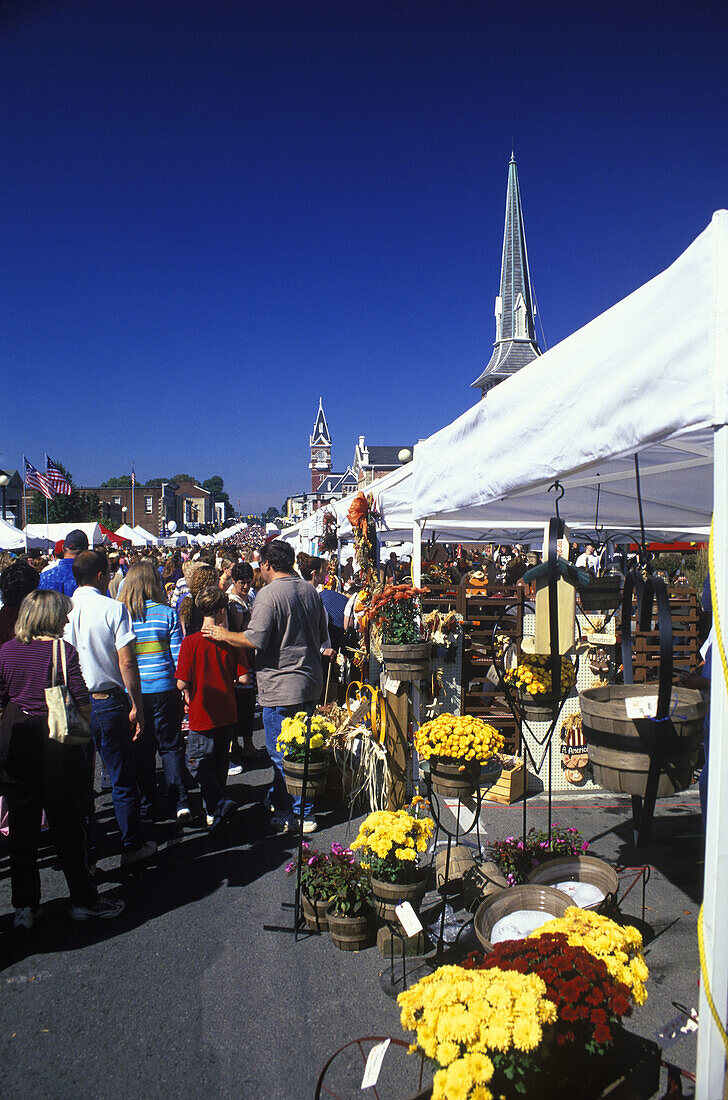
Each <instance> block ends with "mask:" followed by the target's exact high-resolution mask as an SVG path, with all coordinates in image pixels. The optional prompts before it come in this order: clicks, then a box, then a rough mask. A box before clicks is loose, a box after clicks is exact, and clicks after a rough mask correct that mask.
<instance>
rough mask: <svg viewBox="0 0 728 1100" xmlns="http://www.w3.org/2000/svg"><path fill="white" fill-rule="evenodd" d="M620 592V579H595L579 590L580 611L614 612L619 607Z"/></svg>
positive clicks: (615, 577) (612, 577)
mask: <svg viewBox="0 0 728 1100" xmlns="http://www.w3.org/2000/svg"><path fill="white" fill-rule="evenodd" d="M621 590H622V578H621V577H617V576H610V577H595V578H594V580H591V581H590V582H589V584H588V585H585V586H584V588H580V589H579V603H580V604H581V609H582V611H587V612H591V611H614V609H615V607H618V606H619V601H620V597H621Z"/></svg>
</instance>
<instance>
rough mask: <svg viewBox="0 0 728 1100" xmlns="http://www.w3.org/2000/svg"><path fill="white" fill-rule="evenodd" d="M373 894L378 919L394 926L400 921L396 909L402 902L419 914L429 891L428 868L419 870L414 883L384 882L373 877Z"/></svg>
mask: <svg viewBox="0 0 728 1100" xmlns="http://www.w3.org/2000/svg"><path fill="white" fill-rule="evenodd" d="M371 882H372V894H373V895H374V911H375V912H376V914H377V916H378V917H381V918H382V920H385V921H387V923H388V924H392V923H394V922H396V921H397V920H398V918H397V914H396V913H395V911H394V910H395V908H396V907H397V906H398V905H399V903H400V902H402V901H408V902H409V903H410V905H411V906H412V908H413V909H414V910H415V912H417V910H418V909H419V907H420V902H421V901H422V899H423V897H424V896H425V891H426V890H427V868H426V867H423V868H420V869H418V874H417V878H415V879H414V881H413V882H384V880H383V879H378V878H374V876H373V875H372V880H371Z"/></svg>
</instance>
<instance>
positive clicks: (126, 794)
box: [91, 693, 141, 851]
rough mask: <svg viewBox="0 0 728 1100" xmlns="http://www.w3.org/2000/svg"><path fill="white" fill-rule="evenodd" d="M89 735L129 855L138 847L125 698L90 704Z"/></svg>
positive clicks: (135, 791) (136, 793)
mask: <svg viewBox="0 0 728 1100" xmlns="http://www.w3.org/2000/svg"><path fill="white" fill-rule="evenodd" d="M91 735H92V737H93V739H94V744H95V745H96V748H97V749H98V751H99V752H100V753H101V759H102V760H103V762H104V764H105V765H106V770H107V771H108V773H109V779H110V780H111V795H112V798H113V800H114V813H115V815H116V821H117V824H118V826H119V831H120V833H121V846H122V848H123V849H124V851H133V850H134V849H135V848H138V847H139V846H140V844H141V836H140V824H139V788H138V787H137V781H136V770H135V768H134V744H133V742H132V739H131V736H132V735H131V726H130V725H129V700H128V699H127V697H126V695H122V694H121V693H119V694H114V695H110V696H109V698H108V699H92V700H91Z"/></svg>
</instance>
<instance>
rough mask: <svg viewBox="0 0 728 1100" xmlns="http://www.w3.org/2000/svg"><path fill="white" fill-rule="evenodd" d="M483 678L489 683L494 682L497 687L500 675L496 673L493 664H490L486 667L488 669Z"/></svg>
mask: <svg viewBox="0 0 728 1100" xmlns="http://www.w3.org/2000/svg"><path fill="white" fill-rule="evenodd" d="M485 678H486V680H487V681H488V683H489V684H495V686H496V687H498V684H499V683H500V676H499V675H498V673H497V671H496V667H495V665H491V666H490V668H489V669H488V671H487V672H486V674H485Z"/></svg>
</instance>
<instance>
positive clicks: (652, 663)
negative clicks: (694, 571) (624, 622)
mask: <svg viewBox="0 0 728 1100" xmlns="http://www.w3.org/2000/svg"><path fill="white" fill-rule="evenodd" d="M668 595H669V597H670V615H671V616H672V634H673V645H674V664H675V680H677V679H678V678H679V677H680V676H681V675H682V673H684V672H695V671H696V669H697V666H698V664H699V662H700V638H699V633H698V630H699V619H700V610H699V607H698V593H697V590H696V589H695V588H678V587H675V586H670V587H669V588H668ZM635 627H636V623H635V620H634V619H633V621H632V629H633V635H632V638H633V643H632V663H633V666H634V682H635V683H636V684H644V683H647V682H648V681H651V680H655V679H657V676H658V673H659V665H660V642H659V633H658V632H657V631H656V630H650V631H640V630H636V629H635Z"/></svg>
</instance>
